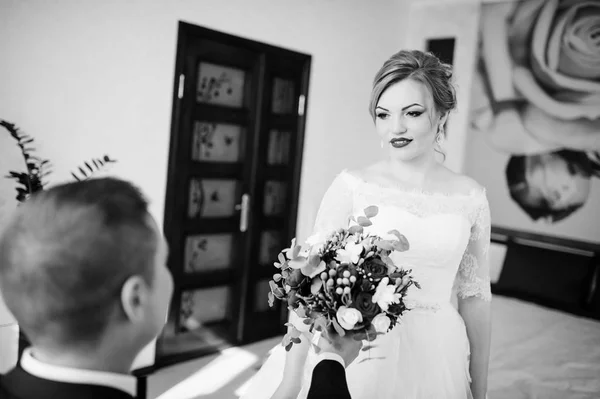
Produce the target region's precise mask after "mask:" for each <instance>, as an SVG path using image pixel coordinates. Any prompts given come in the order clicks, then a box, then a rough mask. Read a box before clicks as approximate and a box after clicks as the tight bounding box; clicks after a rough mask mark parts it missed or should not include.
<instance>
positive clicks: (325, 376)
mask: <svg viewBox="0 0 600 399" xmlns="http://www.w3.org/2000/svg"><path fill="white" fill-rule="evenodd" d="M319 335H320V333H319ZM316 346H317V351H318V353H319V354H318V355H317V365H316V366H315V368H314V370H313V374H312V381H311V385H310V390H309V391H308V398H307V399H325V398H330V399H350V392H349V391H348V384H347V382H346V371H345V370H344V369H345V368H346V367H348V366H349V365H350V363H352V362H353V361H354V360H355V359H356V357H357V356H358V353H359V352H360V349H361V348H362V346H363V344H362V341H360V340H357V339H354V336H352V335H351V334H349V333H348V334H346V336H344V337H340V336H339V335H337V334H336V333H334V332H330V333H327V332H325V334H324V336H323V337H321V338H320V339H318V343H317V345H316Z"/></svg>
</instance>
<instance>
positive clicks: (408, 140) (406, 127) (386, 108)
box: [375, 79, 445, 161]
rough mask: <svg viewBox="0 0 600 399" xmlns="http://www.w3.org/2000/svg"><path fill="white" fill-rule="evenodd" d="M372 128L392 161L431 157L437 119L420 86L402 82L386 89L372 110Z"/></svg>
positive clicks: (427, 93)
mask: <svg viewBox="0 0 600 399" xmlns="http://www.w3.org/2000/svg"><path fill="white" fill-rule="evenodd" d="M375 116H376V118H375V128H376V129H377V133H378V134H379V137H380V138H381V140H382V142H383V144H384V148H385V149H386V150H387V151H389V153H390V155H391V156H392V158H394V159H398V160H401V161H410V160H413V159H417V158H420V157H422V156H424V155H427V156H429V155H431V154H432V153H433V151H434V149H435V139H436V134H437V132H438V127H439V126H440V125H441V124H443V122H444V121H445V117H442V118H440V117H439V116H438V112H437V111H436V109H435V105H434V102H433V97H432V95H431V93H430V91H429V89H428V88H427V86H425V85H424V84H423V83H421V82H418V81H415V80H412V79H404V80H402V81H400V82H398V83H395V84H393V85H392V86H390V87H389V88H387V89H386V90H385V91H384V92H383V94H382V95H381V97H380V98H379V102H378V103H377V108H376V109H375Z"/></svg>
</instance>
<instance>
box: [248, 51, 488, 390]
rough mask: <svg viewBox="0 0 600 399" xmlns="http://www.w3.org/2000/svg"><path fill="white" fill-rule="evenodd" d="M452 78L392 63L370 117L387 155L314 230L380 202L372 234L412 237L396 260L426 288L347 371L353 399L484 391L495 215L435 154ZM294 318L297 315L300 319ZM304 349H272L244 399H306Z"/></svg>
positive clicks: (430, 66) (412, 57)
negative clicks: (492, 217) (454, 297)
mask: <svg viewBox="0 0 600 399" xmlns="http://www.w3.org/2000/svg"><path fill="white" fill-rule="evenodd" d="M451 77H452V71H451V67H450V66H448V65H445V64H443V63H441V62H440V61H439V59H437V58H436V57H435V56H433V55H432V54H430V53H423V52H420V51H400V52H399V53H397V54H394V55H393V56H392V57H391V58H390V59H389V60H388V61H386V62H385V63H384V65H383V66H382V68H381V69H380V70H379V72H378V73H377V75H376V76H375V80H374V84H373V90H372V94H371V101H370V112H371V116H372V117H373V120H374V122H375V129H376V131H377V134H378V135H379V138H380V139H381V146H382V148H384V149H385V152H386V154H387V157H386V159H385V160H382V161H381V162H379V163H376V164H374V165H371V166H369V167H366V168H365V169H362V170H355V171H348V170H344V171H342V172H341V173H340V174H339V175H338V176H337V177H336V178H335V180H334V181H333V183H332V184H331V186H330V187H329V189H328V190H327V192H326V194H325V196H324V198H323V201H322V203H321V207H320V209H319V213H318V216H317V221H316V223H315V231H330V230H334V229H336V228H339V227H346V226H347V224H348V218H349V216H351V215H353V214H360V213H361V212H362V210H363V209H364V208H365V207H367V206H369V205H377V206H378V207H379V214H378V215H377V216H376V217H374V218H373V219H372V222H373V225H372V226H370V227H369V228H368V229H367V231H369V229H370V231H372V232H374V233H380V234H383V233H386V232H388V231H390V230H392V229H397V230H399V231H400V232H402V234H404V235H405V236H406V238H407V239H408V241H409V243H410V249H409V250H408V251H406V252H400V253H399V252H395V253H393V254H392V257H393V261H394V263H395V264H396V265H399V266H401V267H403V268H408V269H412V271H413V273H412V274H413V276H414V278H415V280H416V281H418V282H419V283H420V285H421V287H422V288H421V289H417V288H415V287H412V288H411V290H412V291H409V294H408V295H407V302H408V303H409V304H410V308H411V310H410V311H408V312H407V313H405V314H404V317H403V318H402V321H401V323H400V324H399V325H398V326H397V327H395V328H394V329H393V330H392V331H391V332H389V333H388V334H386V335H383V336H380V337H378V338H377V339H376V340H375V341H374V342H371V343H368V344H367V346H366V350H364V351H363V352H361V354H360V355H359V357H358V358H357V359H356V360H355V362H354V363H352V364H351V365H350V366H349V367H348V368H347V369H346V373H347V379H348V386H349V390H350V393H351V395H352V398H354V399H370V398H381V399H385V398H403V399H404V398H405V399H424V398H431V399H442V398H445V399H467V398H469V399H470V398H474V399H484V398H485V396H486V390H487V374H488V361H489V349H490V300H491V292H490V282H489V268H488V263H487V255H488V248H489V244H490V213H489V207H488V202H487V198H486V194H485V189H484V188H482V187H481V186H480V185H479V184H477V183H476V182H475V181H474V180H472V179H471V178H469V177H467V176H463V175H459V174H456V173H454V172H452V171H450V170H449V169H447V168H446V167H445V166H443V165H442V164H441V163H440V162H438V161H437V159H436V152H438V153H442V151H441V144H442V141H443V139H444V137H445V132H444V125H445V123H446V120H447V117H448V113H449V112H450V111H451V110H452V109H453V108H454V107H455V106H456V98H455V92H454V89H453V86H452V83H451ZM453 287H454V290H455V292H456V293H457V296H458V311H457V310H456V308H455V307H454V306H453V305H452V303H451V297H452V293H453ZM291 318H292V322H293V321H294V320H293V319H296V320H297V319H298V317H297V316H296V315H295V314H294V313H293V312H291ZM295 324H296V325H302V323H295ZM307 335H308V334H307ZM309 342H310V339H309V338H308V337H307V336H303V337H302V343H301V344H297V345H294V346H293V347H292V349H291V351H290V352H285V350H284V349H283V347H281V346H279V347H278V348H276V349H275V350H274V353H273V354H272V355H271V356H270V358H269V359H268V360H267V361H266V363H265V365H264V366H263V367H262V368H261V370H260V371H259V372H258V374H257V375H256V377H255V379H254V381H253V383H252V384H251V386H250V388H249V390H248V391H247V392H246V394H245V395H244V398H247V399H259V398H272V399H284V398H286V399H287V398H306V395H307V391H308V387H310V378H311V371H312V368H313V367H314V359H315V357H316V354H315V352H314V350H313V348H312V347H311V345H310V343H309Z"/></svg>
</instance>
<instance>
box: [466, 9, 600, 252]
mask: <svg viewBox="0 0 600 399" xmlns="http://www.w3.org/2000/svg"><path fill="white" fill-rule="evenodd" d="M480 15H481V16H480V24H479V33H478V35H479V43H478V51H477V55H476V68H475V73H474V77H473V81H472V85H471V96H470V111H469V129H468V135H467V140H466V149H465V172H466V173H467V174H469V175H471V176H472V177H474V178H475V179H476V180H478V181H479V182H480V183H481V184H483V185H484V186H486V188H487V191H488V199H489V201H490V207H491V211H492V219H493V222H494V225H496V226H499V227H505V228H509V229H515V230H519V231H526V232H532V233H537V234H542V235H547V236H554V237H558V238H568V239H574V240H580V241H586V242H596V243H597V242H600V2H595V1H557V0H528V1H494V2H484V3H483V4H482V5H481V14H480Z"/></svg>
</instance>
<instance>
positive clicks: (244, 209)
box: [235, 194, 250, 233]
mask: <svg viewBox="0 0 600 399" xmlns="http://www.w3.org/2000/svg"><path fill="white" fill-rule="evenodd" d="M235 209H236V210H238V211H241V212H240V231H241V232H242V233H243V232H245V231H246V230H248V212H250V195H249V194H244V195H242V202H241V203H239V204H237V205H236V206H235Z"/></svg>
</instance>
